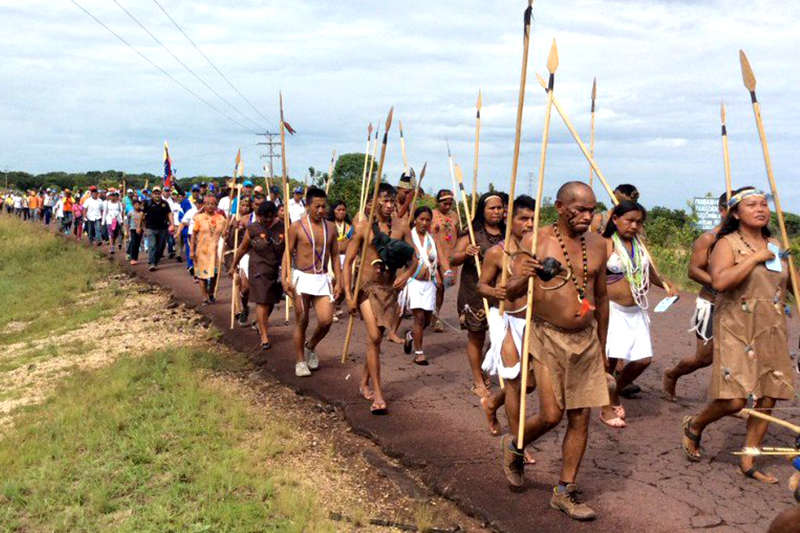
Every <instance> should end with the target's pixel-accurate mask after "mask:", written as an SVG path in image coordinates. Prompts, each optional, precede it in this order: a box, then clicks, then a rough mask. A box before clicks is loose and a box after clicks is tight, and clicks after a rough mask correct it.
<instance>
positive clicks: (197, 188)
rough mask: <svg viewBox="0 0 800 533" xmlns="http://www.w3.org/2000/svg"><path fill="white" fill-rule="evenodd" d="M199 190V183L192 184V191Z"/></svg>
mask: <svg viewBox="0 0 800 533" xmlns="http://www.w3.org/2000/svg"><path fill="white" fill-rule="evenodd" d="M199 190H200V186H199V185H192V191H193V192H194V191H199Z"/></svg>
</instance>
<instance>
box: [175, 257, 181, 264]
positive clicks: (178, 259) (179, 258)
mask: <svg viewBox="0 0 800 533" xmlns="http://www.w3.org/2000/svg"><path fill="white" fill-rule="evenodd" d="M175 261H177V262H178V263H182V262H183V257H181V256H179V255H176V256H175Z"/></svg>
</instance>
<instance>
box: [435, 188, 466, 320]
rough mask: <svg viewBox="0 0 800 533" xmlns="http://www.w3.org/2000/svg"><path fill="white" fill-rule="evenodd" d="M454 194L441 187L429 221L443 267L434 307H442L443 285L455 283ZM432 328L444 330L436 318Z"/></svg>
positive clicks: (457, 221) (455, 231)
mask: <svg viewBox="0 0 800 533" xmlns="http://www.w3.org/2000/svg"><path fill="white" fill-rule="evenodd" d="M454 205H455V196H453V191H451V190H449V189H441V190H440V191H439V192H438V193H436V208H435V209H434V210H433V221H432V222H431V234H432V235H433V238H434V239H435V241H436V245H437V246H438V247H439V249H440V250H441V251H442V257H441V262H442V267H443V268H444V283H442V284H441V285H439V286H438V287H437V288H436V309H440V308H441V307H442V302H444V290H445V285H447V286H451V285H455V282H456V273H457V271H458V269H457V268H455V267H453V266H451V265H450V261H449V259H450V254H452V253H453V250H455V248H456V241H458V228H459V223H460V221H459V220H458V213H457V212H456V210H454V209H453V206H454ZM433 330H434V331H436V332H442V331H444V324H443V323H442V321H441V320H436V324H434V327H433Z"/></svg>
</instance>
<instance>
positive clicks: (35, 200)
mask: <svg viewBox="0 0 800 533" xmlns="http://www.w3.org/2000/svg"><path fill="white" fill-rule="evenodd" d="M29 193H30V196H28V218H29V219H31V220H38V219H39V207H41V205H40V200H39V196H38V195H37V194H36V192H35V191H29Z"/></svg>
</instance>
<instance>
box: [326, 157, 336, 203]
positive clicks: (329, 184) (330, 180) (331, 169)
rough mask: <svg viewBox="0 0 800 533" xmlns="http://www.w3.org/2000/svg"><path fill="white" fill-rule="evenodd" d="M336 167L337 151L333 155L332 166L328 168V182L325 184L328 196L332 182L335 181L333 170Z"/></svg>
mask: <svg viewBox="0 0 800 533" xmlns="http://www.w3.org/2000/svg"><path fill="white" fill-rule="evenodd" d="M335 165H336V150H334V151H333V155H331V164H330V166H329V167H328V181H326V182H325V194H326V195H327V194H328V191H329V190H330V189H331V182H332V181H333V168H334V166H335Z"/></svg>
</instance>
